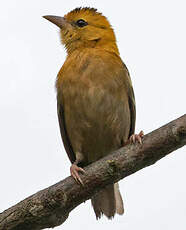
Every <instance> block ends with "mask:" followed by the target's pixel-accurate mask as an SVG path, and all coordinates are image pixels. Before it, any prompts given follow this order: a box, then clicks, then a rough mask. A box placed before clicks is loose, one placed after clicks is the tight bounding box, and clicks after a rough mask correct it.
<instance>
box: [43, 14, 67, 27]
mask: <svg viewBox="0 0 186 230" xmlns="http://www.w3.org/2000/svg"><path fill="white" fill-rule="evenodd" d="M43 18H45V19H47V20H48V21H50V22H52V23H54V24H55V25H56V26H58V27H59V28H60V29H63V28H64V27H65V26H66V24H67V21H66V20H65V18H63V17H59V16H53V15H46V16H43Z"/></svg>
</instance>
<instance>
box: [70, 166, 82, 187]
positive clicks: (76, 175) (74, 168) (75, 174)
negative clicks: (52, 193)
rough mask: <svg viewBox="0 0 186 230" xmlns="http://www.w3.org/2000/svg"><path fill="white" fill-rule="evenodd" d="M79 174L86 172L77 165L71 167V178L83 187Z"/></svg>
mask: <svg viewBox="0 0 186 230" xmlns="http://www.w3.org/2000/svg"><path fill="white" fill-rule="evenodd" d="M78 172H81V173H85V170H84V169H82V168H80V167H78V166H77V165H76V164H72V165H71V167H70V174H71V176H72V177H73V178H74V179H75V181H76V182H77V183H80V184H81V185H84V184H83V181H82V180H81V178H80V176H79V173H78Z"/></svg>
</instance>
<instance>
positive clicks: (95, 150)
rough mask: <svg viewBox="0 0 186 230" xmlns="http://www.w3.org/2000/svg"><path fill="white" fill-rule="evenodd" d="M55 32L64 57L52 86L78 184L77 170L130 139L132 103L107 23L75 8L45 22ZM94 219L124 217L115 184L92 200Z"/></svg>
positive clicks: (124, 70)
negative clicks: (55, 92) (54, 29)
mask: <svg viewBox="0 0 186 230" xmlns="http://www.w3.org/2000/svg"><path fill="white" fill-rule="evenodd" d="M44 18H46V19H47V20H49V21H51V22H52V23H54V24H56V25H57V26H58V27H59V28H60V35H61V41H62V44H63V45H64V46H65V47H66V51H67V57H66V60H65V63H64V64H63V66H62V68H61V69H60V71H59V73H58V76H57V81H56V89H57V111H58V118H59V125H60V131H61V136H62V140H63V143H64V146H65V149H66V152H67V154H68V157H69V159H70V161H71V163H72V166H71V168H70V171H71V175H72V176H73V177H74V179H75V180H76V181H77V182H80V183H82V184H83V181H82V180H81V177H80V175H79V172H80V173H84V169H83V168H82V167H84V166H86V165H88V164H90V163H92V162H94V161H97V160H98V159H100V158H102V157H104V156H106V155H107V154H109V153H110V152H112V151H114V150H117V149H119V148H120V147H122V146H123V145H125V143H127V141H128V139H129V137H130V136H131V138H130V139H131V140H133V141H135V140H138V141H139V142H141V137H142V133H141V132H140V134H138V135H133V134H134V128H135V117H136V111H135V99H134V92H133V88H132V83H131V79H130V76H129V72H128V70H127V67H126V66H125V64H124V63H123V61H122V60H121V58H120V54H119V51H118V47H117V44H116V38H115V34H114V31H113V28H112V27H111V25H110V23H109V22H108V20H107V18H106V17H105V16H103V15H102V14H101V13H99V12H97V10H96V9H94V8H88V7H85V8H76V9H74V10H72V11H71V12H69V13H68V14H66V15H65V16H64V17H58V16H52V15H48V16H44ZM91 201H92V206H93V208H94V211H95V214H96V218H100V217H101V215H102V214H104V215H106V216H107V217H108V218H109V219H110V218H112V217H114V215H115V213H118V214H123V212H124V208H123V201H122V197H121V194H120V192H119V187H118V183H115V184H112V185H108V186H107V187H105V188H104V189H103V190H102V191H100V192H99V193H97V194H96V195H94V196H93V197H92V198H91Z"/></svg>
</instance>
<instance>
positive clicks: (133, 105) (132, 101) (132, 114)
mask: <svg viewBox="0 0 186 230" xmlns="http://www.w3.org/2000/svg"><path fill="white" fill-rule="evenodd" d="M123 66H124V69H125V70H126V71H127V76H128V87H127V88H128V100H129V108H130V132H129V137H130V136H131V135H132V134H134V132H135V124H136V103H135V96H134V90H133V87H132V81H131V78H130V74H129V71H128V69H127V67H126V65H125V64H124V63H123Z"/></svg>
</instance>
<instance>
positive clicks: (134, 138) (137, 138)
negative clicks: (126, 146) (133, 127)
mask: <svg viewBox="0 0 186 230" xmlns="http://www.w3.org/2000/svg"><path fill="white" fill-rule="evenodd" d="M143 136H144V133H143V131H142V130H141V131H140V133H139V134H132V135H131V136H130V138H129V141H130V143H135V142H136V141H138V143H140V144H142V137H143Z"/></svg>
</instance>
